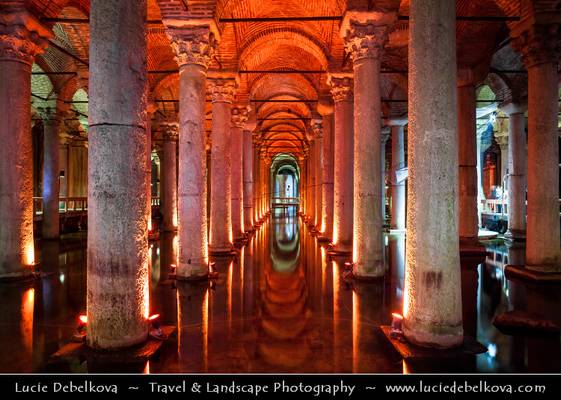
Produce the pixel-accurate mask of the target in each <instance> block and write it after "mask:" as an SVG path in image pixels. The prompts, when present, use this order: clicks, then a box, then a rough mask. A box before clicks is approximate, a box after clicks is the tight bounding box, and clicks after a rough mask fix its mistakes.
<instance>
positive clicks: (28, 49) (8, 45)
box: [0, 7, 52, 279]
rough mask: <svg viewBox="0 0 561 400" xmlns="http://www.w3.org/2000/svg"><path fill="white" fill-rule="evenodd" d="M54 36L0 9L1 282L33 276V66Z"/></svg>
mask: <svg viewBox="0 0 561 400" xmlns="http://www.w3.org/2000/svg"><path fill="white" fill-rule="evenodd" d="M51 36H52V34H51V33H50V32H49V31H48V30H47V29H45V28H43V27H42V26H41V25H40V24H39V22H38V21H37V20H36V19H35V18H33V17H32V16H31V14H29V13H27V12H26V11H25V10H24V9H23V7H22V8H21V9H20V10H15V9H12V10H6V9H0V82H2V84H0V110H2V117H1V118H2V123H0V141H1V143H2V145H1V146H0V182H1V183H0V221H1V222H0V279H14V278H20V277H25V276H28V275H30V274H31V272H32V267H31V266H32V265H33V264H34V263H35V255H34V249H33V177H32V174H33V161H32V146H31V108H30V105H29V99H30V97H31V65H32V64H33V61H34V59H35V55H37V54H39V53H42V52H43V51H44V49H45V48H46V46H47V41H46V39H47V38H49V37H51Z"/></svg>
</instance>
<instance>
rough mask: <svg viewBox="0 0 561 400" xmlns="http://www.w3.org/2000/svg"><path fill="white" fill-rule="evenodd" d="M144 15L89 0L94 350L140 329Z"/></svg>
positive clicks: (136, 7)
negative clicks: (124, 35)
mask: <svg viewBox="0 0 561 400" xmlns="http://www.w3.org/2000/svg"><path fill="white" fill-rule="evenodd" d="M124 15H126V18H123V16H124ZM145 19H146V1H145V0H140V1H138V0H124V1H123V0H119V1H106V0H92V1H91V14H90V20H91V24H90V56H91V58H90V108H89V135H88V136H89V137H88V139H89V148H88V153H89V154H88V159H89V168H88V272H87V282H88V288H87V299H88V325H87V341H88V344H89V345H90V346H92V347H95V348H102V349H110V348H120V347H126V346H132V345H134V344H137V343H139V342H142V341H144V340H145V339H146V337H147V334H148V322H147V318H148V313H149V285H148V241H147V225H148V221H147V213H148V210H147V207H146V205H147V202H146V196H147V193H146V189H145V174H146V126H145V123H146V121H145V119H144V117H143V116H144V115H145V110H146V96H145V87H146V28H145V26H146V25H145V23H144V21H145ZM122 32H127V36H126V37H123V35H122ZM122 60H127V62H126V63H124V62H122Z"/></svg>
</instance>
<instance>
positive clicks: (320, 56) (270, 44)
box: [239, 28, 329, 69]
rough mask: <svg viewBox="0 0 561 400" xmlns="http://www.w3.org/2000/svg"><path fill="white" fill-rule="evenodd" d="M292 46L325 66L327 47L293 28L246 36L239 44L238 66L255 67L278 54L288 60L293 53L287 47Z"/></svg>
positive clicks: (275, 29)
mask: <svg viewBox="0 0 561 400" xmlns="http://www.w3.org/2000/svg"><path fill="white" fill-rule="evenodd" d="M294 48H298V49H301V50H302V51H303V52H304V53H307V54H310V55H311V56H312V57H313V58H314V59H315V60H317V62H318V63H319V65H321V66H322V67H323V68H327V66H328V60H329V57H328V52H327V49H326V48H325V47H324V46H323V45H322V44H321V43H320V42H319V41H318V40H317V39H316V38H314V37H313V36H311V35H309V34H308V33H306V32H303V31H300V30H297V29H294V28H271V29H267V30H264V31H262V32H259V33H258V34H256V35H254V36H251V37H248V38H247V39H246V40H245V42H244V43H243V44H242V45H241V46H240V53H239V54H240V57H239V59H240V68H241V67H243V68H248V69H249V68H256V67H259V66H260V65H262V64H263V63H264V62H266V61H267V59H269V58H270V57H278V56H280V55H283V56H284V58H285V59H287V60H290V59H292V58H293V57H294V54H293V53H290V52H289V51H287V49H294ZM304 67H306V66H304Z"/></svg>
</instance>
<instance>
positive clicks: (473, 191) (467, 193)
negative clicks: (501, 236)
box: [457, 69, 479, 248]
mask: <svg viewBox="0 0 561 400" xmlns="http://www.w3.org/2000/svg"><path fill="white" fill-rule="evenodd" d="M457 91H458V106H457V110H458V111H457V115H458V138H459V142H458V144H459V146H458V157H459V159H458V160H459V179H460V186H459V187H460V203H459V204H460V205H459V208H460V228H459V229H460V243H461V244H462V247H464V248H465V247H466V246H474V245H476V244H478V240H477V238H478V235H479V220H478V214H477V213H478V211H477V143H476V140H477V135H476V129H475V109H476V102H475V79H474V78H473V73H472V70H470V69H460V70H458V77H457Z"/></svg>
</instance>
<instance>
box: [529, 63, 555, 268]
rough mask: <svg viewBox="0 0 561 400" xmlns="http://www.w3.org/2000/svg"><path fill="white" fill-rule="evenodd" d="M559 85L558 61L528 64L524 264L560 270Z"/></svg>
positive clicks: (530, 266)
mask: <svg viewBox="0 0 561 400" xmlns="http://www.w3.org/2000/svg"><path fill="white" fill-rule="evenodd" d="M558 88H559V76H558V75H557V63H552V62H546V63H540V64H536V65H531V66H529V67H528V220H527V223H528V226H527V228H526V230H527V238H526V265H527V267H528V268H531V269H535V270H538V271H543V272H549V271H561V244H560V237H559V146H558V140H559V139H558V137H559V134H558V131H557V114H558V112H559V98H558V96H559V89H558Z"/></svg>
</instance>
